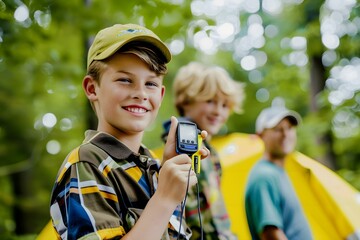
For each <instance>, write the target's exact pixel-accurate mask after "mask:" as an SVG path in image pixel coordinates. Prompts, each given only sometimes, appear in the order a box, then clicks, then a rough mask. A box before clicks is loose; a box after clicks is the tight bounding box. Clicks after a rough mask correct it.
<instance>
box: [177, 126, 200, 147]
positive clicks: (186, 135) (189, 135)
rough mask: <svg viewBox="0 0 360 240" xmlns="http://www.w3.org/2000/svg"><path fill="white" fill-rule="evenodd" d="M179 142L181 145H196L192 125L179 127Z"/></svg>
mask: <svg viewBox="0 0 360 240" xmlns="http://www.w3.org/2000/svg"><path fill="white" fill-rule="evenodd" d="M180 128H181V129H180V141H181V142H183V143H192V144H196V141H197V129H196V126H195V125H193V124H181V125H180Z"/></svg>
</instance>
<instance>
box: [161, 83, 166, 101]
mask: <svg viewBox="0 0 360 240" xmlns="http://www.w3.org/2000/svg"><path fill="white" fill-rule="evenodd" d="M165 90H166V88H165V86H164V85H162V87H161V101H162V100H163V99H164V96H165Z"/></svg>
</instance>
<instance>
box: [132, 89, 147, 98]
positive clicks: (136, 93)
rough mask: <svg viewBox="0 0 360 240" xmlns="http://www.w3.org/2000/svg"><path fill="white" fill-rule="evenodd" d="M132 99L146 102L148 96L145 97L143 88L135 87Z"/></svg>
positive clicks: (145, 93)
mask: <svg viewBox="0 0 360 240" xmlns="http://www.w3.org/2000/svg"><path fill="white" fill-rule="evenodd" d="M133 97H134V98H138V99H143V100H146V99H147V98H148V96H147V92H146V89H145V87H143V86H136V87H135V88H134V89H133Z"/></svg>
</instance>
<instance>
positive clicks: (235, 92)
mask: <svg viewBox="0 0 360 240" xmlns="http://www.w3.org/2000/svg"><path fill="white" fill-rule="evenodd" d="M219 92H220V93H222V94H223V95H224V96H225V97H226V98H227V101H228V103H229V106H230V110H231V111H232V112H236V113H241V112H242V103H243V101H244V98H245V93H244V84H243V83H240V82H239V81H236V80H233V79H232V78H231V77H230V75H229V74H228V72H227V71H226V70H225V69H224V68H222V67H219V66H207V65H204V64H202V63H198V62H191V63H189V64H187V65H185V66H183V67H181V68H180V69H179V71H178V73H177V75H176V76H175V79H174V83H173V93H174V95H175V106H176V108H177V110H178V113H179V114H180V116H184V109H183V106H184V105H187V104H191V103H194V102H199V101H208V100H210V99H213V98H214V97H215V96H216V95H217V94H218V93H219Z"/></svg>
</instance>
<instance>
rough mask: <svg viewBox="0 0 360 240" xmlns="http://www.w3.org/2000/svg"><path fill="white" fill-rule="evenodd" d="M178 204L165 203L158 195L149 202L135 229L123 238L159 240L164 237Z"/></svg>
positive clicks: (125, 239) (130, 239) (127, 239)
mask: <svg viewBox="0 0 360 240" xmlns="http://www.w3.org/2000/svg"><path fill="white" fill-rule="evenodd" d="M175 208H176V203H171V202H166V201H164V200H163V199H162V198H161V197H160V196H159V195H158V194H156V193H155V194H154V195H153V197H152V198H151V199H150V200H149V202H148V204H147V205H146V207H145V209H144V211H143V212H142V214H141V216H140V218H139V219H138V221H137V222H136V224H135V225H134V227H133V228H132V229H131V230H130V231H129V232H128V233H127V234H126V235H125V236H124V237H123V238H122V239H124V240H138V239H144V237H145V236H146V239H147V240H159V239H161V236H162V235H163V233H164V231H165V229H166V228H167V227H168V223H169V220H170V217H171V215H172V213H173V212H174V210H175Z"/></svg>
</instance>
